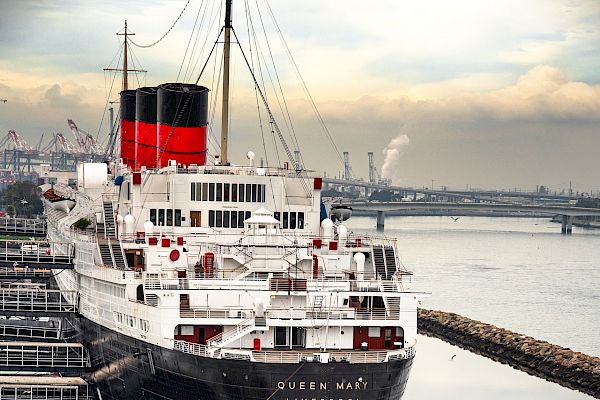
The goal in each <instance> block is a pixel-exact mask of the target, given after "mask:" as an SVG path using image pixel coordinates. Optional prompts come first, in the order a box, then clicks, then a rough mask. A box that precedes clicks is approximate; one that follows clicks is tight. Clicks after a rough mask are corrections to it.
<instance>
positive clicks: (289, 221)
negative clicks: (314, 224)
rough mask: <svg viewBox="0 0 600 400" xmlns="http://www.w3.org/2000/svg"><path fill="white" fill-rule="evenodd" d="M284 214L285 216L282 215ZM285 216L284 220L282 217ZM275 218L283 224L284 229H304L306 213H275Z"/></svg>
mask: <svg viewBox="0 0 600 400" xmlns="http://www.w3.org/2000/svg"><path fill="white" fill-rule="evenodd" d="M282 214H283V215H282ZM282 216H283V220H282V218H281V217H282ZM273 217H274V218H275V219H276V220H277V221H279V222H281V226H282V227H283V229H304V213H303V212H298V213H297V212H287V211H286V212H283V213H280V212H279V211H275V212H274V213H273Z"/></svg>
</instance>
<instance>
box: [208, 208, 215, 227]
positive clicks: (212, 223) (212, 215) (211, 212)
mask: <svg viewBox="0 0 600 400" xmlns="http://www.w3.org/2000/svg"><path fill="white" fill-rule="evenodd" d="M208 226H210V227H211V228H214V226H215V211H214V210H209V211H208Z"/></svg>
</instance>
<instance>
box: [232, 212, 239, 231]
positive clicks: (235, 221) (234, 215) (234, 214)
mask: <svg viewBox="0 0 600 400" xmlns="http://www.w3.org/2000/svg"><path fill="white" fill-rule="evenodd" d="M231 227H232V228H237V227H238V212H237V211H232V212H231Z"/></svg>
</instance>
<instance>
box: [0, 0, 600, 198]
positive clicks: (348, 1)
mask: <svg viewBox="0 0 600 400" xmlns="http://www.w3.org/2000/svg"><path fill="white" fill-rule="evenodd" d="M186 1H187V0H144V1H141V0H128V1H120V0H105V1H103V2H102V3H101V4H100V3H98V2H95V1H89V0H79V1H75V0H63V1H58V0H54V1H51V0H0V99H7V102H6V103H2V102H0V136H4V135H5V133H6V132H7V131H8V130H9V129H14V130H15V131H17V132H18V133H20V134H21V135H22V136H23V137H24V138H25V139H26V140H27V141H28V142H29V143H30V144H32V145H35V144H37V143H38V142H39V141H40V137H41V135H42V134H44V142H47V141H48V138H49V137H50V136H51V134H52V133H54V132H62V133H64V134H68V133H69V131H68V127H67V125H66V120H67V119H68V118H71V119H73V120H75V121H76V122H77V124H78V125H79V126H80V127H81V128H82V129H84V130H86V131H88V132H90V133H92V134H94V135H98V137H99V138H100V139H103V140H105V138H106V136H107V132H108V120H107V118H106V111H105V106H106V102H107V100H111V101H114V100H117V99H118V95H117V93H118V90H119V89H118V87H119V86H120V81H119V79H117V80H114V81H113V77H112V76H111V75H110V73H106V72H103V71H102V69H103V68H107V67H113V68H114V67H116V65H117V64H116V62H117V61H118V53H119V49H120V42H119V38H118V37H117V36H116V35H115V34H116V33H117V32H118V31H120V30H122V28H123V23H124V20H125V19H126V20H127V21H128V25H129V29H130V30H131V31H133V32H135V34H136V35H135V36H134V37H133V40H134V42H136V43H137V44H139V45H146V44H151V43H153V42H155V41H156V40H158V39H159V38H161V37H162V36H163V35H164V34H165V32H167V31H168V30H169V28H170V27H171V25H172V24H173V22H174V21H175V19H176V18H177V16H178V15H179V14H180V13H181V11H182V9H183V8H184V6H185V5H186ZM219 7H220V3H219V2H218V1H216V0H189V3H188V5H187V7H185V11H184V12H183V13H182V14H181V18H180V19H179V21H178V22H177V24H175V26H174V27H173V29H172V30H171V31H170V33H169V34H168V35H167V36H166V37H164V39H163V40H161V41H160V42H159V43H158V44H156V45H154V46H152V47H149V48H140V47H136V46H131V47H132V51H133V61H134V65H135V66H136V67H137V68H139V69H144V70H147V71H148V72H147V73H146V74H140V79H139V82H138V80H137V79H136V78H135V77H131V78H130V80H132V81H133V82H134V83H135V84H139V85H156V84H159V83H163V82H173V81H182V80H183V81H188V82H194V81H195V80H196V78H198V75H199V72H200V69H201V66H202V65H204V60H205V59H206V57H207V55H208V53H209V51H210V48H211V47H212V44H213V43H214V42H215V40H216V35H217V32H218V25H219V24H220V23H221V22H220V21H221V19H220V18H219V17H218V15H219V14H218V12H219ZM257 7H258V8H257ZM247 10H248V11H247ZM258 10H260V11H258ZM271 11H272V13H273V14H274V15H275V21H276V25H275V23H274V22H273V19H272V18H271ZM247 21H252V24H248V23H247ZM233 22H234V26H235V27H236V32H237V33H238V35H239V38H240V42H241V43H242V45H243V46H244V51H245V53H246V54H247V55H248V58H249V59H250V60H252V65H253V66H254V71H255V76H257V79H258V80H259V81H261V82H263V83H264V84H265V94H266V96H267V98H268V100H269V104H270V105H271V108H272V109H273V113H274V114H275V117H276V118H277V121H278V125H279V126H280V127H281V130H282V134H283V135H284V137H286V140H287V142H288V145H289V147H290V149H291V150H293V149H294V148H295V147H296V146H298V147H299V148H300V150H301V151H302V156H303V160H304V163H305V166H306V167H307V168H309V169H312V170H315V171H317V173H319V174H322V173H324V172H326V173H327V175H328V176H333V175H337V174H339V173H340V171H342V169H343V165H342V163H341V160H340V156H339V153H341V152H343V151H348V152H349V154H350V161H351V165H352V172H353V174H354V176H356V177H362V178H366V177H367V152H368V151H372V152H373V153H374V157H375V164H376V166H377V169H378V172H379V174H380V175H381V176H383V177H386V178H389V179H392V180H393V181H394V183H396V184H400V185H407V186H417V187H421V186H427V187H429V186H431V185H432V184H433V186H434V187H435V188H440V187H441V186H448V187H450V188H459V189H462V188H465V187H466V186H467V185H468V186H470V187H473V188H477V187H478V188H504V189H511V188H523V189H535V188H536V186H537V185H545V186H548V187H550V188H551V189H552V190H558V191H560V190H561V189H563V188H567V187H568V186H569V184H570V183H571V185H572V186H573V188H574V190H576V191H579V192H590V191H594V192H595V191H598V190H600V180H599V179H598V162H597V160H598V152H599V149H600V127H599V122H600V72H599V71H600V40H599V39H600V2H597V1H594V0H590V1H584V0H519V1H516V0H503V1H501V2H498V1H495V2H493V1H486V0H455V1H452V2H448V1H443V0H437V1H435V0H421V1H397V0H396V1H393V0H381V1H378V2H376V3H373V2H365V1H358V0H345V1H328V2H323V1H318V0H303V1H292V0H269V1H268V2H267V1H265V0H243V1H242V0H234V14H233ZM249 26H250V27H251V28H249ZM194 27H196V28H198V27H200V28H201V29H194ZM263 27H264V28H263ZM279 31H280V32H281V33H282V34H283V37H284V38H285V42H283V41H282V40H280V36H279ZM196 32H201V33H200V34H198V35H197V34H196ZM248 32H251V33H252V32H253V33H254V34H251V35H250V37H251V38H256V41H254V39H253V40H249V35H248ZM265 33H266V35H267V37H268V38H269V39H268V42H267V41H266V40H264V36H265ZM186 49H187V51H186ZM287 50H289V52H290V53H291V54H292V55H293V62H292V61H291V60H290V58H289V57H288V55H287ZM219 51H220V50H219V49H218V50H217V53H216V57H215V56H213V57H212V58H211V60H209V62H208V63H207V64H206V65H207V68H206V70H205V73H204V74H203V75H202V78H201V80H200V84H203V85H205V86H207V87H209V88H210V89H211V93H212V94H213V96H215V98H216V99H217V100H218V95H219V93H220V90H219V89H218V85H217V83H218V82H217V81H215V79H214V74H213V71H217V70H218V66H216V65H215V64H214V63H213V62H212V61H214V59H217V58H219V56H220V53H219ZM232 57H233V61H234V65H233V69H232V91H233V94H232V116H231V143H232V144H231V146H230V159H231V160H232V162H234V163H245V162H246V159H245V154H246V152H247V151H248V150H252V151H254V152H255V153H256V154H257V157H261V158H265V159H266V161H268V162H269V164H281V163H282V162H283V161H284V160H285V158H286V157H285V154H284V152H283V149H282V147H281V145H277V144H273V143H274V142H277V138H274V136H277V135H276V134H274V133H272V132H271V128H270V127H269V126H268V122H267V119H266V116H265V115H264V111H263V112H262V113H261V114H260V115H261V116H260V118H259V115H257V112H256V109H257V97H256V93H255V91H254V90H253V86H252V80H251V75H250V74H249V73H248V72H247V69H246V67H245V65H244V62H243V58H242V56H241V54H240V53H239V51H238V50H237V49H234V53H233V56H232ZM273 64H275V65H277V68H276V69H274V68H272V65H273ZM294 65H296V66H297V69H298V70H299V72H300V74H301V77H302V80H299V79H298V74H297V73H296V69H295V68H294ZM302 82H304V83H305V85H306V87H307V88H308V91H309V93H310V96H311V97H310V98H312V100H313V101H314V104H315V105H316V108H317V110H318V114H316V113H315V112H314V110H313V108H312V106H311V100H310V98H309V97H307V96H306V94H305V91H304V89H303V84H302ZM111 86H112V90H111ZM279 87H282V88H283V91H282V93H283V94H282V93H279ZM212 99H213V98H212V97H211V102H212ZM258 102H259V103H260V100H259V101H258ZM283 105H285V106H286V107H283ZM286 109H287V111H285V110H286ZM218 115H219V114H218V112H217V113H216V114H215V117H214V118H213V119H211V128H212V131H213V132H215V133H218V129H219V121H220V117H219V116H218ZM288 115H289V117H288ZM320 118H321V119H322V120H323V121H324V122H325V126H326V127H327V128H326V130H325V129H324V128H323V127H322V126H321V124H320V123H319V119H320ZM329 137H331V140H330V138H329ZM211 143H215V141H214V139H213V140H212V141H211ZM275 147H277V149H278V150H275ZM210 150H211V152H213V153H215V152H216V151H217V150H216V148H215V146H212V148H211V149H210Z"/></svg>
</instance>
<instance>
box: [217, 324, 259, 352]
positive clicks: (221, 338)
mask: <svg viewBox="0 0 600 400" xmlns="http://www.w3.org/2000/svg"><path fill="white" fill-rule="evenodd" d="M268 330H269V327H268V326H267V321H266V319H265V318H264V317H262V318H261V317H256V318H255V317H252V318H248V319H245V320H243V321H241V322H240V323H239V324H237V325H236V326H235V327H233V329H230V330H228V331H225V332H222V333H220V334H218V335H216V336H214V337H213V338H211V339H209V340H208V341H207V343H206V344H207V346H208V352H209V353H210V354H214V353H215V352H216V351H217V350H220V349H222V348H223V347H225V346H227V345H228V344H230V343H232V342H233V341H235V340H238V339H240V338H242V337H244V336H246V335H247V334H249V333H251V332H253V331H268Z"/></svg>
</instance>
